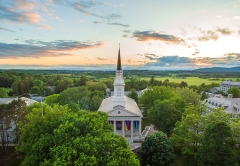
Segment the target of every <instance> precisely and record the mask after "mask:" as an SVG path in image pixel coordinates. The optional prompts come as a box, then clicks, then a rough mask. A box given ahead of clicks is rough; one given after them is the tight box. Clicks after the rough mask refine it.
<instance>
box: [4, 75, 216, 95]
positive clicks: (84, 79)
mask: <svg viewBox="0 0 240 166" xmlns="http://www.w3.org/2000/svg"><path fill="white" fill-rule="evenodd" d="M134 72H137V73H138V72H139V71H134ZM144 72H146V73H148V72H149V71H144ZM164 73H165V72H163V74H164ZM95 74H98V77H104V79H96V77H95V76H94V75H95ZM114 74H115V73H114V72H110V71H108V72H83V73H82V75H81V73H77V72H75V73H72V74H60V73H59V74H32V73H21V72H14V71H4V72H0V80H1V81H0V91H1V92H2V93H1V95H0V97H8V96H21V95H23V96H26V97H28V96H29V93H30V94H35V95H41V96H49V95H51V94H59V93H61V92H62V91H64V90H65V89H67V88H72V87H79V86H86V85H87V84H89V85H90V84H91V83H94V82H100V83H101V84H102V86H106V87H107V88H110V89H111V90H113V82H114ZM130 74H131V72H130V71H127V72H126V77H125V78H127V79H126V81H125V90H126V91H129V90H131V89H135V90H137V91H139V90H143V89H146V88H147V87H151V86H170V87H173V88H177V87H188V84H187V82H185V81H182V82H181V83H176V82H171V81H170V80H169V79H165V80H157V79H155V77H154V76H151V77H149V76H148V78H149V80H147V79H146V78H144V79H140V78H141V77H139V76H141V75H139V76H138V77H135V76H133V75H130ZM152 74H154V72H152ZM106 76H107V77H106ZM171 76H172V77H176V74H171ZM216 86H219V84H215V83H212V84H209V85H206V84H204V83H203V84H201V85H200V86H189V88H191V89H194V90H195V91H197V92H198V93H200V92H202V91H208V90H209V89H210V88H211V87H216ZM3 88H8V89H9V90H8V91H6V89H3ZM104 93H105V92H104Z"/></svg>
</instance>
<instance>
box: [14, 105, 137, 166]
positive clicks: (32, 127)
mask: <svg viewBox="0 0 240 166" xmlns="http://www.w3.org/2000/svg"><path fill="white" fill-rule="evenodd" d="M26 121H27V122H28V123H26V124H24V125H23V124H21V125H20V129H21V137H20V140H21V144H20V145H18V147H17V150H18V151H19V152H23V153H25V154H26V156H25V158H24V160H23V162H22V163H21V165H29V166H31V165H33V166H35V165H48V166H49V165H85V164H86V163H88V165H112V166H115V165H119V166H120V165H122V166H125V165H133V166H134V165H136V166H137V165H139V161H138V159H137V158H136V156H135V154H134V153H133V152H131V150H130V148H129V145H128V143H127V142H126V140H125V139H124V138H123V137H121V136H118V135H115V134H114V133H112V130H113V129H112V126H111V125H110V124H109V123H108V121H107V115H106V114H105V113H102V112H89V111H82V110H79V111H77V112H72V111H69V109H68V107H67V106H57V105H55V106H54V107H53V108H51V107H49V106H45V107H44V114H43V116H42V109H41V108H38V107H35V108H31V113H30V114H29V115H27V116H26Z"/></svg>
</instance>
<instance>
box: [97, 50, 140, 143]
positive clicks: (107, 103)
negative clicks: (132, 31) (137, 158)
mask: <svg viewBox="0 0 240 166" xmlns="http://www.w3.org/2000/svg"><path fill="white" fill-rule="evenodd" d="M113 85H114V95H113V96H110V97H108V98H105V99H104V100H103V101H102V103H101V105H100V107H99V109H98V111H102V112H106V113H107V114H108V121H109V123H110V124H112V125H113V126H114V133H116V134H119V135H122V136H124V137H127V138H130V141H131V142H133V141H134V138H136V137H138V139H141V121H142V117H143V115H142V112H141V111H140V109H139V108H138V105H137V104H136V102H135V100H133V99H131V98H129V97H127V96H125V95H124V87H125V83H124V79H123V71H122V66H121V57H120V48H119V51H118V62H117V71H116V78H115V80H114V84H113Z"/></svg>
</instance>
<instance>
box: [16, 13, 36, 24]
mask: <svg viewBox="0 0 240 166" xmlns="http://www.w3.org/2000/svg"><path fill="white" fill-rule="evenodd" d="M17 19H18V20H19V21H21V22H24V21H28V22H31V23H38V22H39V21H40V20H41V16H40V15H39V14H38V13H30V12H24V13H22V16H19V17H18V18H17Z"/></svg>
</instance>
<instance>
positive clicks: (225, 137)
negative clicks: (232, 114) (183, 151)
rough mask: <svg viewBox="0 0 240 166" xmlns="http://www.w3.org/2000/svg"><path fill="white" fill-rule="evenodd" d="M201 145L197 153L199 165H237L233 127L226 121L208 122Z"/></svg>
mask: <svg viewBox="0 0 240 166" xmlns="http://www.w3.org/2000/svg"><path fill="white" fill-rule="evenodd" d="M200 145H201V146H200V147H199V149H198V152H197V154H196V160H197V163H198V165H199V166H210V165H221V166H229V165H235V156H234V150H235V149H236V145H235V144H234V142H233V139H232V134H231V128H230V126H228V125H227V124H226V123H225V122H218V121H216V122H212V123H210V124H208V126H207V127H206V130H205V131H204V133H203V137H202V139H201V141H200Z"/></svg>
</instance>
